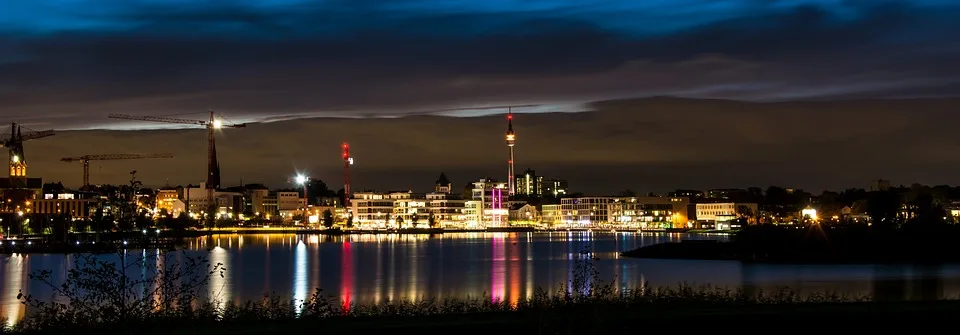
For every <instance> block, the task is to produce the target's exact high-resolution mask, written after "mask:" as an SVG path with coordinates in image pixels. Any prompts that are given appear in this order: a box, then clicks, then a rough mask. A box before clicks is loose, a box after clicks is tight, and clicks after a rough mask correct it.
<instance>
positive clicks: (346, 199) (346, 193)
mask: <svg viewBox="0 0 960 335" xmlns="http://www.w3.org/2000/svg"><path fill="white" fill-rule="evenodd" d="M341 148H343V155H342V156H343V208H345V209H346V210H347V213H349V212H350V197H351V194H350V165H353V157H350V145H349V144H347V142H343V145H342V146H341Z"/></svg>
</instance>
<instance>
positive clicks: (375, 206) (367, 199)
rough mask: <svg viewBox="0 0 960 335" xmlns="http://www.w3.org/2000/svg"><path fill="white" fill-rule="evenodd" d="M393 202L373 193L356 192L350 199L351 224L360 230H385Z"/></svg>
mask: <svg viewBox="0 0 960 335" xmlns="http://www.w3.org/2000/svg"><path fill="white" fill-rule="evenodd" d="M393 203H394V200H393V199H390V197H389V196H387V195H384V194H380V193H374V192H357V193H354V194H353V197H352V198H351V199H350V205H352V206H353V224H354V225H355V226H357V227H360V228H380V229H384V228H387V226H388V224H389V222H390V220H391V219H392V214H393Z"/></svg>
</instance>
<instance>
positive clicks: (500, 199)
mask: <svg viewBox="0 0 960 335" xmlns="http://www.w3.org/2000/svg"><path fill="white" fill-rule="evenodd" d="M507 192H509V189H508V187H507V184H506V183H502V182H497V181H494V180H492V179H489V178H485V179H481V180H479V181H477V182H474V183H473V189H472V192H471V198H470V200H468V201H466V202H465V203H464V219H465V220H466V228H471V229H473V228H476V229H483V228H487V227H505V226H507V223H508V220H509V214H510V209H509V207H508V204H507V203H506V202H505V201H504V200H506V199H507V194H505V193H507Z"/></svg>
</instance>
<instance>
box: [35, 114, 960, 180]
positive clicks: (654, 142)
mask: <svg viewBox="0 0 960 335" xmlns="http://www.w3.org/2000/svg"><path fill="white" fill-rule="evenodd" d="M957 102H958V100H955V99H924V100H873V101H871V100H862V101H854V100H851V101H837V102H808V103H804V104H803V105H799V106H797V105H793V104H784V103H763V104H758V103H746V102H737V101H717V100H690V99H679V98H653V99H640V100H627V101H612V102H603V103H598V104H595V105H594V107H595V108H596V109H597V111H596V112H589V113H556V114H518V115H516V118H515V119H514V121H515V123H514V126H515V130H516V132H517V136H519V137H520V138H521V139H522V141H519V142H518V144H517V146H516V150H517V162H516V170H517V171H518V172H522V171H525V170H526V169H527V168H532V169H534V170H536V171H537V173H538V174H540V175H542V176H544V177H545V178H562V179H566V180H568V181H570V186H571V190H572V191H578V192H583V193H585V194H613V193H616V192H619V191H622V190H624V189H632V190H634V191H636V192H640V193H646V192H666V191H670V190H673V189H677V188H681V189H687V188H690V189H709V188H736V187H749V186H761V187H762V186H767V185H779V186H784V187H794V188H801V189H806V190H808V191H813V192H816V191H818V190H821V189H833V190H837V189H843V188H847V187H861V188H862V187H865V185H867V184H868V183H869V182H870V181H871V180H875V179H881V178H882V179H888V180H892V181H893V182H894V184H906V185H909V184H911V183H913V182H918V183H922V184H931V185H935V184H951V185H956V184H960V180H958V178H957V177H956V176H955V174H954V173H953V171H955V170H956V169H957V168H960V162H958V161H957V160H956V159H955V158H953V157H952V155H951V152H953V151H954V150H953V149H952V148H956V147H958V146H960V143H958V140H957V139H955V138H953V137H952V135H951V134H952V132H951V129H950V124H951V123H950V122H944V121H943V120H948V119H949V118H950V117H952V115H954V114H955V113H953V106H956V105H957ZM798 109H799V110H805V111H807V113H805V114H799V113H791V112H790V111H795V110H798ZM907 109H909V110H911V114H907V113H903V112H902V111H903V110H907ZM637 111H644V112H643V113H638V112H637ZM865 116H870V117H872V118H875V119H878V120H884V121H885V122H884V124H882V125H876V126H872V127H864V126H863V120H864V117H865ZM504 124H505V120H504V115H496V116H485V117H475V118H451V117H438V116H416V117H406V118H396V119H330V118H323V119H306V120H296V121H284V122H277V123H267V124H251V125H250V126H249V127H248V128H245V129H228V130H224V131H221V132H220V135H219V137H218V139H217V144H218V149H217V152H218V155H219V158H220V166H221V168H222V173H223V175H222V180H223V185H224V186H231V185H236V184H239V183H240V181H241V179H242V180H243V182H244V183H264V184H267V185H269V186H271V187H275V188H286V187H295V186H294V185H293V184H290V183H288V182H287V181H288V180H289V178H291V177H293V176H294V175H296V174H297V173H305V174H308V175H310V176H312V177H315V178H318V179H321V180H323V181H325V182H326V183H327V184H328V185H331V186H330V187H331V188H333V189H338V188H340V186H339V185H341V184H342V176H343V170H342V169H343V165H342V164H343V161H342V158H341V156H340V155H341V152H340V144H341V143H342V142H348V143H350V146H351V156H352V157H354V158H355V160H356V164H354V165H353V166H351V174H352V175H351V179H352V180H351V181H352V184H353V189H354V190H362V189H378V190H400V189H413V190H418V191H428V190H429V189H430V187H432V185H433V181H434V180H436V177H437V176H438V175H439V174H440V173H441V172H443V173H446V174H447V176H448V177H449V178H450V179H451V180H452V181H453V182H454V184H455V185H465V184H466V183H469V182H472V181H475V180H477V179H479V178H481V177H491V178H494V179H497V180H501V181H505V179H506V178H505V177H506V176H504V173H503V171H505V170H506V168H505V165H506V164H505V163H506V159H505V158H506V149H505V148H504V144H503V131H504ZM587 124H590V125H592V126H590V127H588V126H585V125H587ZM704 134H706V135H708V136H710V137H709V139H708V140H705V139H703V138H701V137H700V136H704ZM205 140H206V138H205V132H204V131H203V130H202V129H183V130H151V131H68V132H60V133H58V134H57V136H52V137H49V138H44V139H39V140H35V141H30V142H28V143H26V144H25V150H26V157H27V159H28V162H29V164H30V175H31V176H38V177H43V178H44V180H45V181H48V182H49V181H53V182H55V181H63V182H64V183H65V184H66V185H79V183H80V181H81V167H80V165H79V164H68V163H63V162H60V161H59V159H60V158H61V157H69V156H78V155H85V154H97V153H158V152H164V153H166V152H169V153H172V154H174V157H175V158H174V159H164V160H144V161H106V162H92V163H91V164H92V166H91V182H93V183H114V184H122V183H126V182H127V181H128V180H129V174H128V172H129V171H130V170H132V169H136V170H138V171H139V172H138V175H137V176H138V179H140V180H142V181H143V182H144V183H145V184H146V185H151V186H163V185H164V184H166V183H167V180H169V183H170V184H171V185H178V184H179V185H186V184H187V183H193V184H198V183H200V182H201V181H203V177H204V168H205V160H204V155H205V145H206V143H205ZM88 143H97V146H95V147H94V146H90V145H88ZM438 143H439V144H441V145H437V144H438ZM904 143H909V144H910V145H909V146H904Z"/></svg>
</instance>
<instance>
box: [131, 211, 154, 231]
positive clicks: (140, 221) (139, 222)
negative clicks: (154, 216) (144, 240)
mask: <svg viewBox="0 0 960 335" xmlns="http://www.w3.org/2000/svg"><path fill="white" fill-rule="evenodd" d="M133 222H134V224H136V226H137V230H144V229H147V228H149V227H150V226H151V225H152V224H153V220H151V219H150V218H148V217H147V213H146V212H143V211H141V212H140V213H138V214H137V217H136V218H134V221H133Z"/></svg>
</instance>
